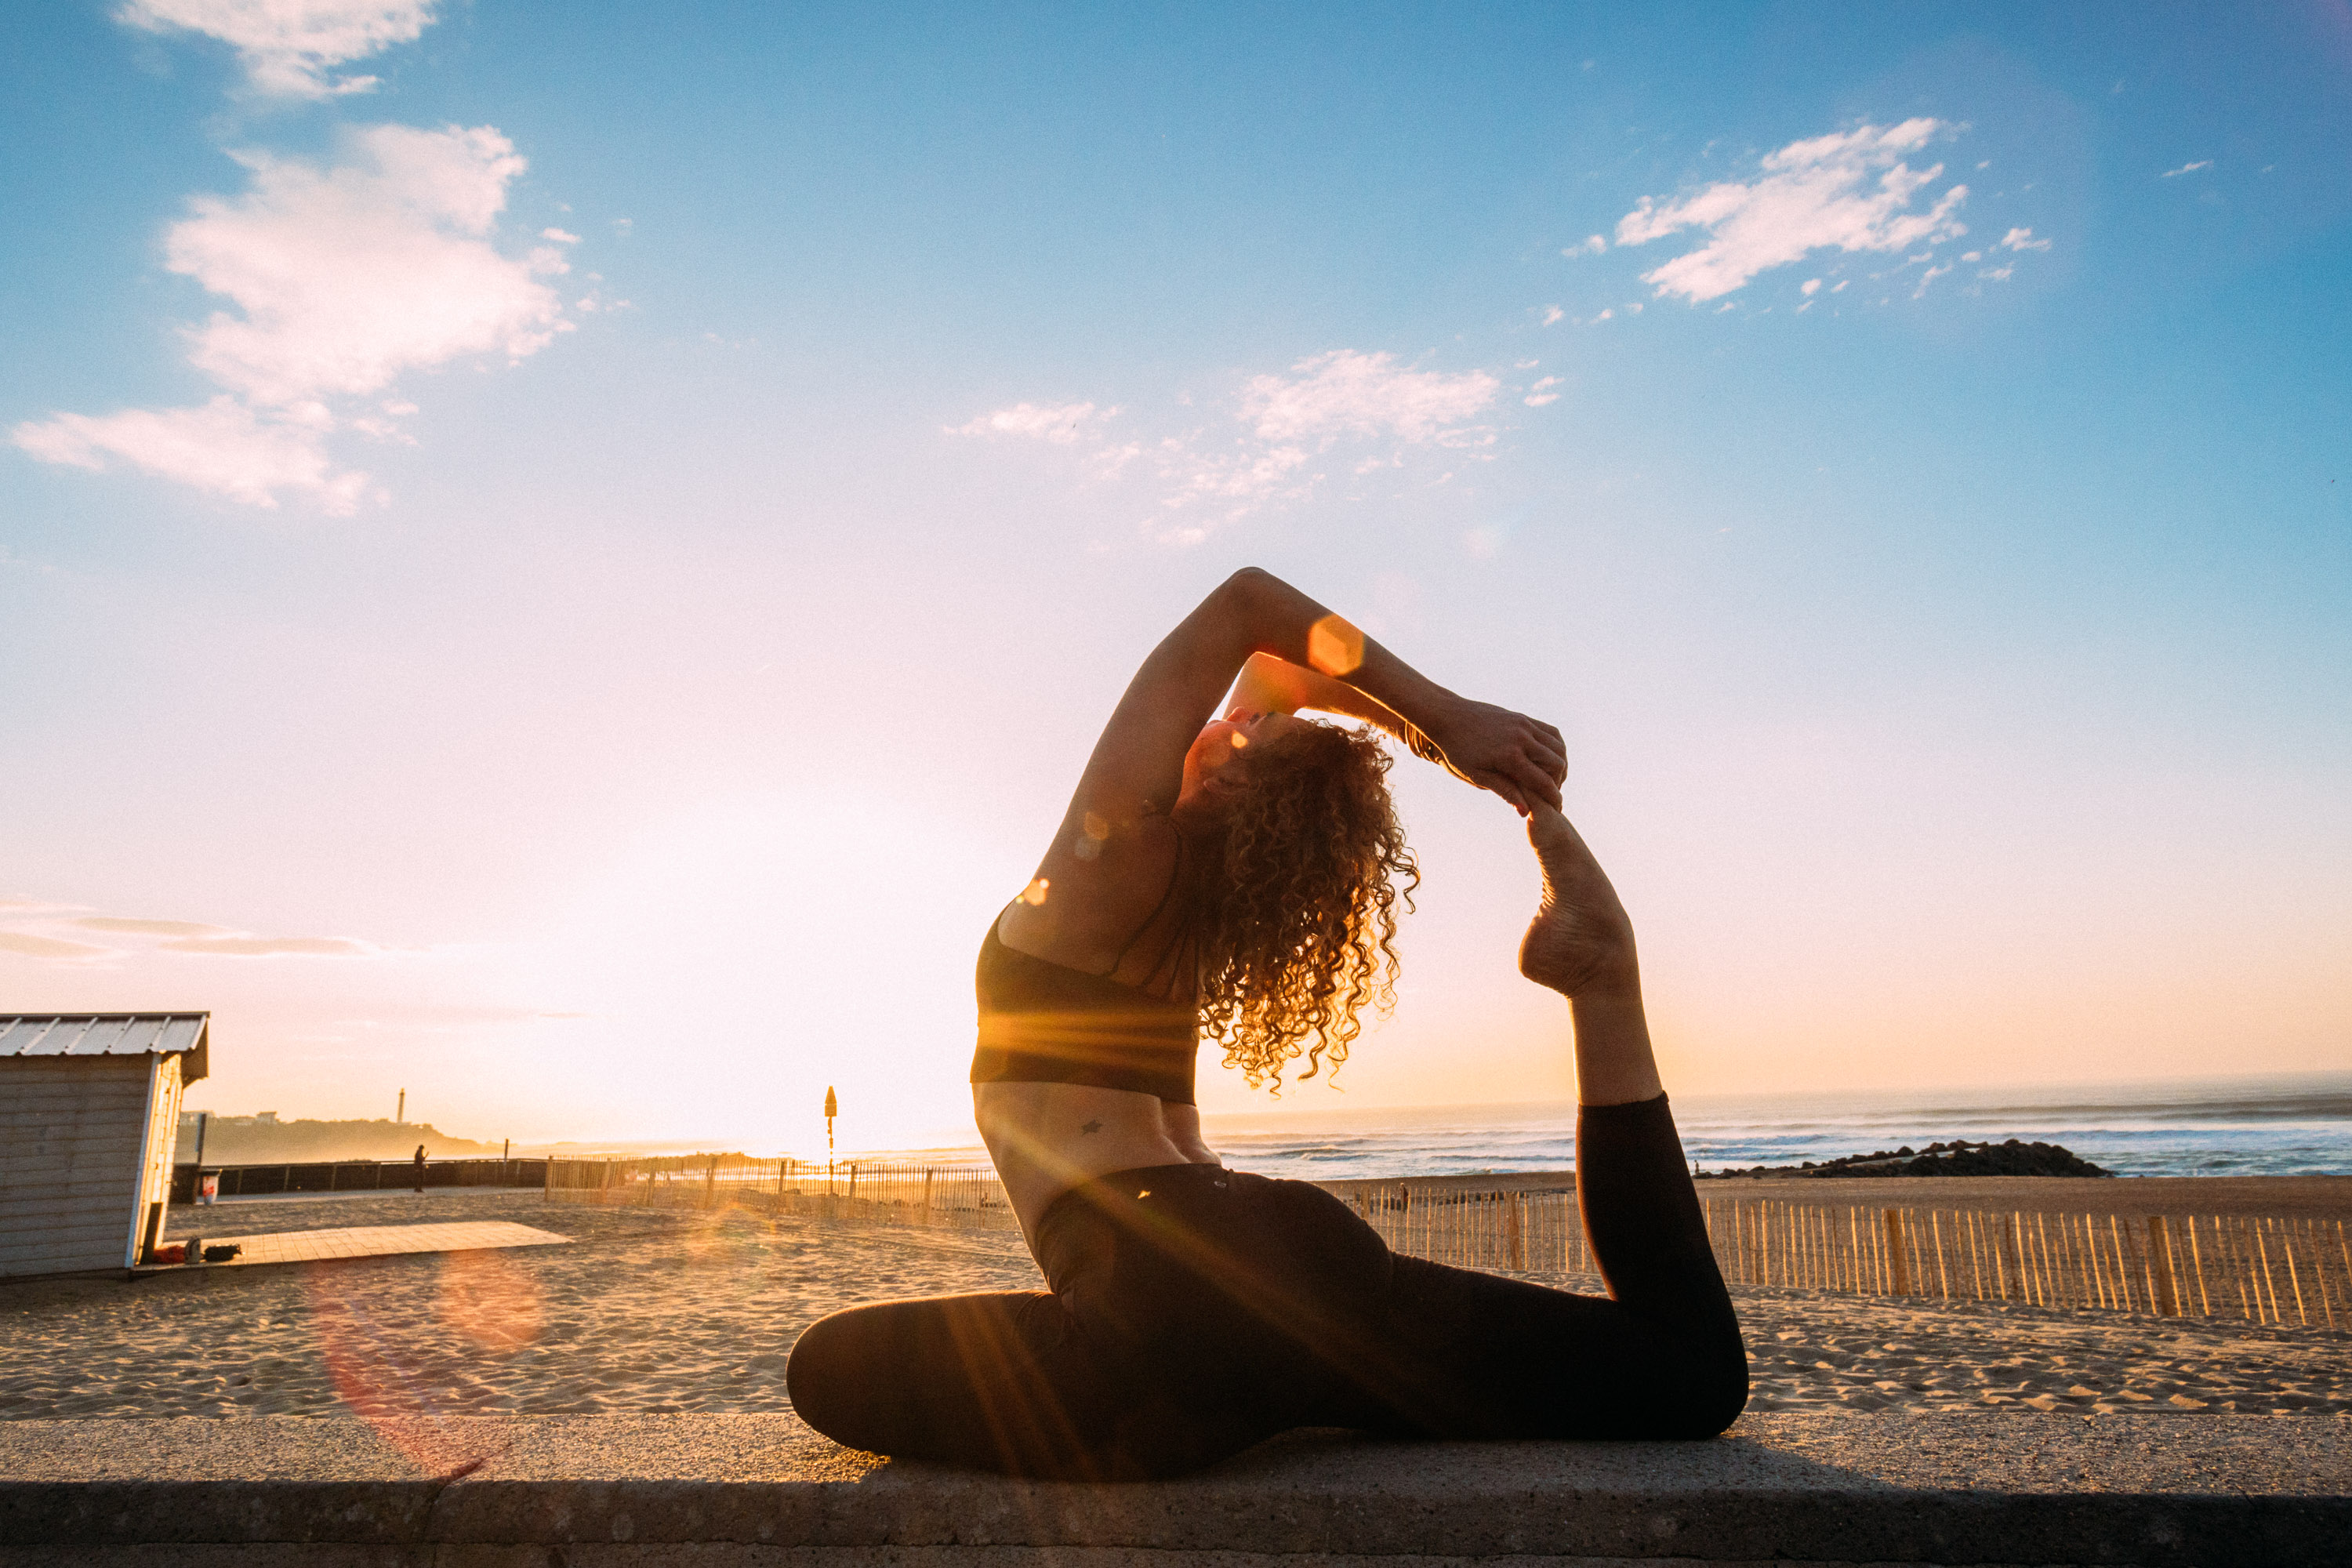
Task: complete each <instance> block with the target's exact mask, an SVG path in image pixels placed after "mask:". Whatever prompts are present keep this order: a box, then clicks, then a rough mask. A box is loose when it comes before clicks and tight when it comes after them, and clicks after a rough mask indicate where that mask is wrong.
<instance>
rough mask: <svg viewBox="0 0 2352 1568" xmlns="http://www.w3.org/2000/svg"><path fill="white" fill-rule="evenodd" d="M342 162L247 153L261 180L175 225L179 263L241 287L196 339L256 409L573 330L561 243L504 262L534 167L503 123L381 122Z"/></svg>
mask: <svg viewBox="0 0 2352 1568" xmlns="http://www.w3.org/2000/svg"><path fill="white" fill-rule="evenodd" d="M352 140H353V142H354V147H353V151H354V152H355V153H357V157H356V158H355V159H354V161H353V162H351V163H345V164H343V165H341V166H340V167H337V168H332V169H323V170H322V169H318V168H314V167H312V166H311V165H310V164H308V163H298V162H294V161H291V160H285V161H281V160H278V159H276V158H272V157H269V156H268V155H267V154H261V153H248V154H246V155H244V156H243V157H242V158H241V159H240V161H241V162H243V163H245V164H246V166H247V167H248V168H249V169H251V170H252V171H253V188H252V189H251V190H250V191H249V192H248V193H247V194H246V195H243V196H240V197H238V198H236V199H235V200H225V199H223V198H221V197H218V196H199V197H197V198H196V199H195V201H194V202H193V203H191V204H190V205H191V206H192V208H193V209H194V216H191V217H189V218H187V219H184V221H182V222H180V223H178V224H175V225H174V226H173V228H172V231H171V234H170V235H169V236H168V237H167V238H166V240H165V242H164V251H165V256H166V265H167V266H169V267H170V268H171V269H172V270H173V271H174V272H179V273H184V274H185V275H186V276H188V277H191V278H194V279H195V280H196V281H197V282H199V283H201V284H203V285H204V286H205V289H208V290H209V291H211V292H213V293H215V294H222V295H226V296H227V297H228V298H229V299H230V300H234V301H235V302H236V304H237V305H238V306H239V307H240V308H242V310H244V312H245V314H244V315H243V316H242V317H237V316H233V315H230V314H229V313H228V312H226V311H221V312H218V313H216V314H215V315H214V316H213V318H212V319H211V320H210V321H207V322H206V323H205V325H204V326H202V327H200V328H197V329H195V330H194V332H193V333H192V334H191V336H192V339H193V341H194V353H192V354H191V355H190V357H191V358H192V359H193V360H194V362H195V363H196V365H197V367H198V368H199V369H201V370H204V371H205V372H206V373H207V374H210V375H212V376H213V377H214V379H215V380H217V381H219V382H220V383H222V384H224V385H226V386H227V387H228V388H230V390H232V391H235V392H238V393H242V394H244V395H246V396H247V397H248V398H250V399H251V400H253V401H254V402H256V403H259V404H263V405H272V406H278V405H286V404H289V403H293V402H297V401H299V400H301V399H304V398H310V397H317V396H320V395H324V394H335V393H346V394H357V393H367V392H373V391H375V390H377V389H378V388H380V387H382V386H383V385H385V384H388V383H389V382H391V381H392V379H393V378H394V376H396V375H398V374H400V373H401V372H402V371H404V370H407V369H410V368H412V367H415V366H423V365H434V364H440V363H445V362H446V361H448V360H452V359H456V358H458V357H460V356H462V355H467V354H476V353H499V352H503V353H506V354H508V355H509V356H510V357H513V358H521V357H522V356H524V355H526V354H530V353H536V352H537V351H538V350H540V349H541V348H544V347H546V346H547V344H548V342H550V340H551V338H552V336H553V335H554V333H555V332H556V331H558V330H560V326H561V318H562V309H563V307H562V301H561V300H558V299H557V297H556V294H555V290H554V289H551V288H549V287H548V286H547V285H546V284H545V283H543V282H541V281H540V277H541V275H542V274H548V273H560V272H563V271H567V270H569V268H568V267H567V266H566V264H565V263H564V261H563V259H562V257H561V256H560V255H558V254H557V253H556V252H555V251H553V250H551V249H545V248H542V249H540V250H535V251H533V252H532V253H531V254H530V255H529V256H528V257H524V258H509V257H506V256H501V255H500V254H499V252H498V251H497V250H496V249H494V248H493V247H491V245H490V244H489V242H488V239H487V238H486V236H487V235H488V231H489V228H490V225H491V223H492V222H493V221H494V220H495V219H496V218H497V216H498V215H499V210H500V209H501V208H503V207H504V206H505V205H506V190H507V185H508V183H509V182H510V181H511V180H513V179H514V177H515V176H516V175H518V174H521V173H522V172H523V170H524V168H525V167H526V166H527V165H526V164H525V163H524V161H523V159H522V158H520V156H518V155H517V154H516V153H515V151H514V145H513V143H512V142H509V141H508V140H507V139H506V138H505V137H504V136H501V135H499V133H498V132H496V131H495V130H492V129H491V128H489V127H488V126H480V127H477V128H476V129H474V130H471V131H460V130H457V129H456V128H454V127H453V128H451V129H449V130H446V131H417V130H413V129H411V128H410V127H408V126H404V125H379V126H374V127H373V128H371V129H369V130H366V131H363V132H359V133H358V134H357V135H356V136H355V137H353V139H352Z"/></svg>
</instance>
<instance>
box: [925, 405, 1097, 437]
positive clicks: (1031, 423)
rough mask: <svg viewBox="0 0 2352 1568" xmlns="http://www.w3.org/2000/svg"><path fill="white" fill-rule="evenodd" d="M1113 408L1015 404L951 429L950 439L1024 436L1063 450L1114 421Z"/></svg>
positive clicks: (949, 432)
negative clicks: (1095, 428)
mask: <svg viewBox="0 0 2352 1568" xmlns="http://www.w3.org/2000/svg"><path fill="white" fill-rule="evenodd" d="M1117 416H1118V409H1116V408H1101V409H1097V407H1096V406H1095V405H1093V404H1091V403H1059V404H1037V403H1016V404H1014V405H1013V406H1012V407H1010V408H1000V409H998V410H997V411H996V412H995V413H993V414H983V415H982V416H980V417H979V418H977V419H975V420H973V421H972V422H971V424H969V425H958V426H952V427H951V428H950V430H949V431H948V434H949V435H950V436H1026V437H1033V438H1034V439H1036V440H1040V441H1051V442H1054V443H1055V445H1057V446H1064V447H1066V446H1068V445H1070V444H1071V443H1072V442H1074V441H1076V440H1077V439H1078V438H1079V437H1081V436H1082V435H1086V434H1087V433H1089V429H1090V427H1091V426H1095V425H1097V424H1099V423H1100V422H1102V421H1104V420H1107V419H1112V418H1116V417H1117Z"/></svg>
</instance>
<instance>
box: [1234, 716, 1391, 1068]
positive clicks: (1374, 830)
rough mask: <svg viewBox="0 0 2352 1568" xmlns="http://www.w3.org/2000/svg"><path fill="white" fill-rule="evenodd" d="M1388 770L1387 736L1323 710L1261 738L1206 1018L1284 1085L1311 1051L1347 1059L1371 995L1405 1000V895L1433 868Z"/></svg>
mask: <svg viewBox="0 0 2352 1568" xmlns="http://www.w3.org/2000/svg"><path fill="white" fill-rule="evenodd" d="M1388 770H1389V754H1388V752H1387V751H1386V750H1385V749H1384V748H1383V747H1382V746H1381V742H1379V740H1377V739H1376V738H1375V737H1374V736H1372V735H1371V734H1370V733H1368V732H1365V731H1357V730H1349V729H1341V728H1339V726H1337V725H1334V724H1325V723H1320V722H1318V721H1313V720H1305V721H1301V722H1300V723H1299V724H1298V725H1297V728H1295V729H1293V730H1291V731H1288V732H1286V733H1285V734H1283V735H1281V736H1280V737H1278V738H1276V739H1273V740H1269V741H1267V742H1264V744H1263V745H1262V747H1259V748H1255V749H1253V750H1252V752H1250V762H1249V780H1250V787H1249V789H1248V791H1247V792H1246V793H1245V794H1244V795H1243V796H1242V798H1241V799H1240V800H1239V801H1238V802H1237V803H1236V805H1235V806H1234V813H1233V816H1232V817H1231V818H1230V820H1229V822H1228V824H1227V826H1226V829H1225V844H1224V863H1223V868H1222V875H1221V876H1220V877H1219V878H1217V879H1215V881H1214V883H1213V887H1212V889H1210V890H1209V892H1208V894H1207V896H1206V898H1205V899H1204V908H1203V910H1202V921H1201V925H1200V928H1199V929H1200V931H1201V957H1202V964H1201V991H1200V1005H1201V1027H1202V1032H1203V1033H1204V1034H1205V1035H1207V1036H1208V1037H1211V1038H1213V1039H1215V1040H1216V1041H1217V1042H1218V1043H1219V1044H1220V1045H1222V1046H1223V1047H1224V1052H1225V1065H1226V1066H1227V1067H1236V1068H1241V1070H1242V1076H1243V1077H1244V1079H1247V1080H1248V1082H1249V1086H1250V1087H1251V1088H1252V1089H1255V1088H1257V1087H1258V1086H1259V1084H1260V1083H1261V1081H1265V1082H1268V1083H1270V1084H1271V1086H1272V1089H1273V1091H1274V1093H1276V1095H1279V1094H1280V1093H1281V1092H1282V1071H1283V1068H1284V1067H1285V1065H1286V1064H1287V1063H1289V1062H1291V1061H1293V1060H1295V1059H1296V1058H1299V1057H1301V1056H1303V1057H1305V1058H1307V1070H1306V1071H1305V1072H1304V1073H1301V1074H1300V1075H1299V1077H1300V1078H1301V1079H1309V1078H1313V1077H1314V1076H1315V1075H1316V1074H1317V1072H1318V1071H1320V1070H1321V1068H1323V1066H1324V1065H1325V1063H1326V1062H1328V1064H1329V1065H1330V1067H1331V1068H1333V1069H1334V1070H1336V1069H1337V1068H1338V1067H1339V1064H1340V1063H1341V1062H1344V1061H1346V1060H1347V1059H1348V1046H1349V1042H1350V1041H1352V1040H1353V1039H1355V1037H1356V1036H1357V1034H1358V1033H1359V1032H1360V1029H1361V1026H1360V1024H1359V1023H1358V1022H1357V1020H1356V1015H1357V1013H1358V1012H1359V1011H1360V1010H1361V1009H1362V1007H1363V1006H1364V1005H1365V1004H1366V1003H1368V1002H1369V1003H1370V1004H1371V1005H1373V1006H1374V1007H1376V1008H1377V1009H1379V1010H1380V1011H1381V1013H1387V1012H1389V1011H1390V1010H1391V1008H1393V1007H1394V1006H1395V1005H1396V977H1397V972H1398V961H1397V953H1396V947H1395V945H1394V943H1395V938H1396V927H1397V909H1396V906H1397V902H1398V900H1400V899H1402V900H1403V902H1404V907H1405V908H1406V909H1408V910H1410V909H1412V891H1413V889H1414V888H1416V887H1418V886H1419V885H1420V882H1421V869H1420V868H1419V867H1418V866H1416V865H1415V864H1414V862H1413V858H1412V850H1410V849H1409V848H1407V847H1405V841H1404V829H1403V827H1402V826H1400V825H1399V823H1398V822H1397V817H1396V808H1395V806H1394V805H1392V804H1391V801H1390V799H1389V788H1388V778H1387V774H1388ZM1400 880H1402V884H1403V885H1402V888H1400V887H1399V886H1398V884H1399V882H1400Z"/></svg>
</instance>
